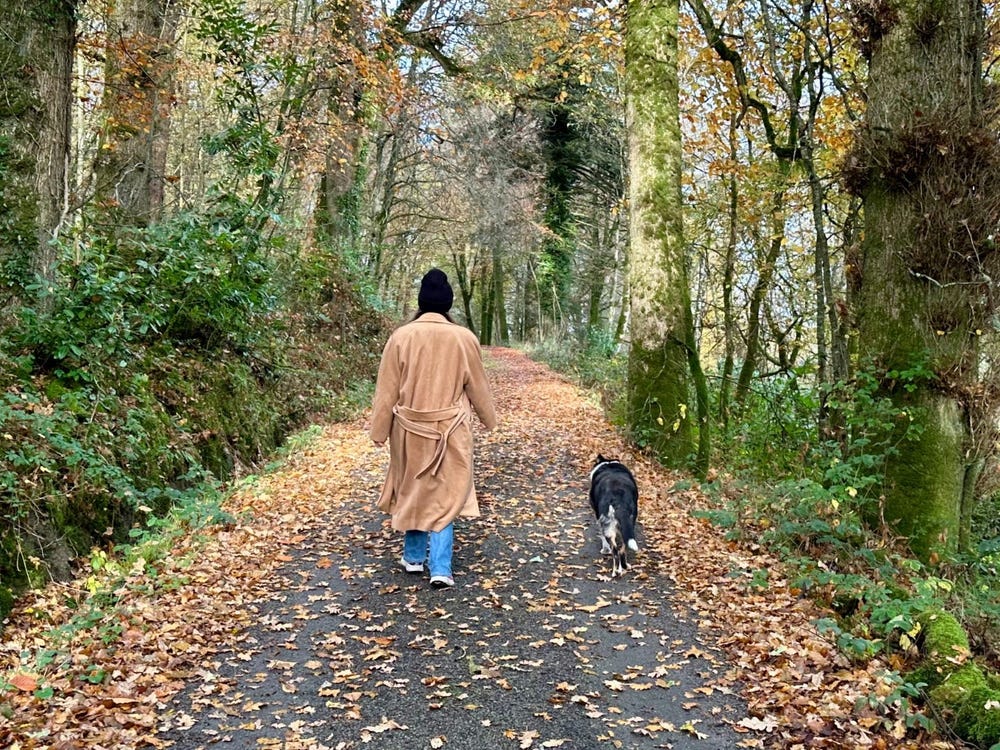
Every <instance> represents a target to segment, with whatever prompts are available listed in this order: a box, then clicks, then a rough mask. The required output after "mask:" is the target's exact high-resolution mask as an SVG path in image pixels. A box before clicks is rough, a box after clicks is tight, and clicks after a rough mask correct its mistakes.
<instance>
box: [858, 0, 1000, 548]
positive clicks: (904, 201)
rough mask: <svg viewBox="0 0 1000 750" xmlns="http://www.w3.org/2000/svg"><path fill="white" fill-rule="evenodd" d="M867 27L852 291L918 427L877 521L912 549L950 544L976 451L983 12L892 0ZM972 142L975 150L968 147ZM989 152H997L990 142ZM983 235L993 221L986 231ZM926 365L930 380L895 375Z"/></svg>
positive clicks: (891, 472) (867, 358)
mask: <svg viewBox="0 0 1000 750" xmlns="http://www.w3.org/2000/svg"><path fill="white" fill-rule="evenodd" d="M885 10H886V13H885V14H884V17H882V18H880V19H876V21H877V22H878V23H881V24H882V25H881V26H880V27H879V30H878V34H872V35H870V36H872V37H873V43H872V54H871V64H870V82H869V87H868V111H867V118H866V130H865V132H864V133H863V134H862V135H861V137H860V147H861V153H862V156H861V157H860V159H859V160H860V161H862V162H864V163H865V166H866V167H867V170H868V171H867V174H866V184H865V187H864V190H863V192H862V195H863V198H864V211H865V227H866V229H865V235H864V241H863V244H862V250H861V256H862V257H861V259H860V268H859V269H858V281H857V284H858V289H857V296H856V304H857V321H858V351H859V355H860V364H861V366H866V365H868V366H871V367H874V368H875V371H876V372H878V373H882V374H883V375H884V377H883V381H882V382H883V386H882V387H883V390H884V392H885V393H886V394H887V395H888V396H890V397H891V398H892V399H893V400H894V402H895V403H896V404H897V405H898V406H899V408H901V409H905V410H913V413H914V415H915V416H916V418H917V419H918V420H919V422H920V423H921V424H922V425H923V431H922V433H921V434H920V436H919V438H917V439H915V440H909V441H902V442H900V443H898V445H897V446H896V448H897V452H896V453H895V454H894V455H890V456H889V458H888V467H887V475H886V487H885V490H884V494H885V504H884V508H883V514H884V518H885V520H886V521H888V522H889V523H890V525H892V526H893V527H894V528H895V529H897V530H898V531H899V532H900V533H902V534H904V535H905V536H907V537H908V538H909V539H910V542H911V546H912V547H913V549H914V551H916V552H917V553H918V554H919V555H922V556H925V557H926V556H928V555H930V554H931V553H932V552H933V551H934V550H935V549H952V548H954V547H955V546H956V544H957V542H958V537H959V532H960V528H961V514H962V502H963V498H965V497H966V496H967V492H968V491H969V488H968V487H967V486H966V485H967V482H968V480H969V478H970V477H972V476H974V474H975V473H976V472H974V471H970V466H972V465H974V464H976V463H977V462H978V460H979V458H978V456H977V455H976V453H977V451H976V449H975V446H974V437H975V436H974V434H973V433H972V431H971V429H970V424H972V423H974V422H975V418H974V414H973V412H972V410H973V408H974V398H973V396H972V394H973V393H974V392H975V382H976V380H977V377H978V374H977V373H978V351H977V350H978V344H977V342H978V337H979V335H980V334H981V333H982V329H984V328H985V327H986V324H987V318H988V316H989V313H990V309H989V305H988V304H987V302H986V300H987V299H988V297H989V294H988V289H987V287H988V284H989V282H988V278H989V275H991V274H993V277H994V278H995V270H991V269H990V268H987V267H985V266H984V264H990V265H995V264H996V262H995V260H993V259H991V258H989V257H988V255H992V254H993V253H990V252H989V250H988V249H987V244H986V239H987V236H986V231H985V229H981V226H982V227H985V226H995V223H996V222H995V218H996V217H995V215H988V216H985V217H984V215H983V213H984V211H987V213H988V210H987V209H985V208H984V206H983V202H984V200H985V195H986V194H987V193H989V192H990V191H993V192H995V190H994V189H993V188H994V187H995V185H996V184H997V181H996V179H997V178H996V160H995V159H992V160H991V159H990V158H988V155H987V152H986V150H987V149H988V148H989V146H988V143H989V139H988V138H985V137H984V135H983V134H984V133H985V132H987V130H986V128H985V123H984V118H983V108H982V72H981V62H980V61H981V55H982V44H983V34H982V17H981V8H980V5H979V3H978V2H976V0H954V1H953V2H947V3H942V2H938V0H917V1H915V2H914V1H913V0H910V1H908V2H901V1H899V0H896V1H894V2H889V3H886V4H885ZM977 144H978V146H977ZM994 148H995V147H994ZM990 231H992V230H990ZM916 362H926V366H927V367H928V368H929V369H930V370H931V372H932V373H933V376H934V378H933V381H932V382H931V383H930V384H926V385H925V384H924V383H920V385H919V387H918V388H917V389H916V390H912V389H911V390H912V392H911V391H908V390H906V389H904V388H902V387H901V385H902V380H903V379H901V378H899V377H894V376H893V373H894V372H900V371H905V370H906V369H907V368H910V367H911V366H912V365H914V363H916Z"/></svg>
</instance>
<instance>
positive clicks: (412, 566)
mask: <svg viewBox="0 0 1000 750" xmlns="http://www.w3.org/2000/svg"><path fill="white" fill-rule="evenodd" d="M399 564H400V565H402V566H403V570H405V571H406V572H407V573H423V572H424V564H423V563H411V562H406V558H405V557H401V558H399Z"/></svg>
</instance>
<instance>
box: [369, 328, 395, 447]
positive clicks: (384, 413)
mask: <svg viewBox="0 0 1000 750" xmlns="http://www.w3.org/2000/svg"><path fill="white" fill-rule="evenodd" d="M398 400H399V356H398V351H397V349H396V346H395V342H394V341H393V337H391V336H390V337H389V340H388V341H387V342H386V344H385V348H384V349H383V350H382V360H381V361H380V362H379V366H378V377H377V379H376V380H375V398H374V399H373V400H372V423H371V427H370V429H369V431H368V434H369V435H370V436H371V439H372V440H373V441H375V442H376V443H382V442H385V440H386V439H387V438H388V437H389V431H390V430H391V429H392V407H394V406H395V405H396V402H397V401H398Z"/></svg>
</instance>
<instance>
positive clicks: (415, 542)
mask: <svg viewBox="0 0 1000 750" xmlns="http://www.w3.org/2000/svg"><path fill="white" fill-rule="evenodd" d="M428 542H429V544H430V555H428V554H427V547H428ZM454 546H455V524H453V523H449V524H448V525H447V526H445V527H444V528H443V529H441V531H412V530H411V531H407V532H406V536H404V537H403V559H404V560H406V562H408V563H422V562H423V561H424V560H427V562H428V567H429V568H430V573H431V575H432V576H450V575H451V553H452V550H453V549H454Z"/></svg>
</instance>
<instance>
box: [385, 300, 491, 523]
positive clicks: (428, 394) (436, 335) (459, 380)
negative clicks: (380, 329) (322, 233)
mask: <svg viewBox="0 0 1000 750" xmlns="http://www.w3.org/2000/svg"><path fill="white" fill-rule="evenodd" d="M473 409H475V413H476V415H477V416H478V417H479V420H480V421H481V422H482V423H483V425H484V426H485V427H486V428H487V429H488V430H491V429H493V428H494V427H495V426H496V423H497V417H496V411H495V409H494V407H493V397H492V395H491V394H490V390H489V385H488V384H487V382H486V373H485V371H484V370H483V361H482V353H481V351H480V349H479V341H478V340H477V339H476V337H475V335H474V334H473V333H472V331H470V330H469V329H467V328H465V327H463V326H460V325H457V324H455V323H451V322H449V321H448V319H447V318H445V317H444V316H443V315H438V314H437V313H425V314H423V315H421V316H420V317H419V318H417V319H416V320H414V321H411V322H410V323H407V324H406V325H403V326H401V327H399V328H397V329H396V331H395V332H393V334H392V335H391V336H390V337H389V340H388V342H386V345H385V349H384V350H383V352H382V362H381V364H380V365H379V371H378V380H377V381H376V384H375V400H374V402H373V404H372V421H371V430H370V434H371V438H372V440H374V441H375V442H376V443H382V442H383V441H385V439H386V438H389V471H388V474H387V476H386V479H385V485H384V486H383V488H382V494H381V496H380V497H379V500H378V507H379V508H380V509H382V510H384V511H386V512H387V513H391V514H392V527H393V528H394V529H397V530H399V531H408V530H418V531H440V530H441V529H443V528H445V527H446V526H447V525H448V524H449V523H451V522H452V521H453V520H454V519H455V517H456V516H459V515H462V516H478V515H479V504H478V503H477V501H476V489H475V486H474V485H473V481H472V410H473Z"/></svg>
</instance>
